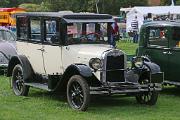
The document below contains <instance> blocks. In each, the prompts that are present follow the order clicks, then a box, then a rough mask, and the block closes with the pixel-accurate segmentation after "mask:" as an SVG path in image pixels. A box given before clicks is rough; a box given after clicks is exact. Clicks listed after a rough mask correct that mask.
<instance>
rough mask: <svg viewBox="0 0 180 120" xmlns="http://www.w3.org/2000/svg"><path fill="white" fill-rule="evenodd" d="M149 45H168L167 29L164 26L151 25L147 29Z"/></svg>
mask: <svg viewBox="0 0 180 120" xmlns="http://www.w3.org/2000/svg"><path fill="white" fill-rule="evenodd" d="M148 46H149V47H168V38H167V29H166V28H164V27H152V28H149V29H148Z"/></svg>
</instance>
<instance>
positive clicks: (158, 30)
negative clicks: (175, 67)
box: [145, 27, 170, 79]
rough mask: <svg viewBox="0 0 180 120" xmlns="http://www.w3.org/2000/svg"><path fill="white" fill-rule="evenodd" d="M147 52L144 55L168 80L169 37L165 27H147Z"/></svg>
mask: <svg viewBox="0 0 180 120" xmlns="http://www.w3.org/2000/svg"><path fill="white" fill-rule="evenodd" d="M147 31H148V32H147V34H148V35H147V50H146V53H145V54H146V55H148V56H149V57H150V59H151V60H152V61H153V62H155V63H157V64H158V65H159V66H160V67H161V70H162V71H163V72H164V73H165V79H166V78H168V51H169V49H170V48H169V45H168V43H169V37H168V28H167V27H149V28H148V30H147Z"/></svg>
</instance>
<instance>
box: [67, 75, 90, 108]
mask: <svg viewBox="0 0 180 120" xmlns="http://www.w3.org/2000/svg"><path fill="white" fill-rule="evenodd" d="M67 100H68V103H69V105H70V106H71V107H72V108H73V109H75V110H80V111H85V110H86V109H87V108H88V105H89V101H90V92H89V85H88V83H87V82H86V80H85V79H84V78H83V77H81V76H80V75H74V76H72V77H71V78H70V80H69V81H68V85H67Z"/></svg>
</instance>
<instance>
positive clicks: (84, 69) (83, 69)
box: [65, 64, 93, 77]
mask: <svg viewBox="0 0 180 120" xmlns="http://www.w3.org/2000/svg"><path fill="white" fill-rule="evenodd" d="M72 70H73V71H76V72H78V73H79V74H80V75H82V76H83V77H91V76H93V73H92V70H91V69H90V68H89V67H88V66H87V65H84V64H72V65H70V66H69V67H68V68H67V69H66V70H65V73H66V72H69V71H72Z"/></svg>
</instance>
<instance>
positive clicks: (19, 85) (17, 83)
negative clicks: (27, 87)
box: [14, 68, 24, 94]
mask: <svg viewBox="0 0 180 120" xmlns="http://www.w3.org/2000/svg"><path fill="white" fill-rule="evenodd" d="M14 87H15V90H16V91H15V92H17V93H18V94H19V93H21V92H22V91H23V87H24V82H23V75H22V71H21V69H20V68H19V69H17V70H16V71H15V73H14Z"/></svg>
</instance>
